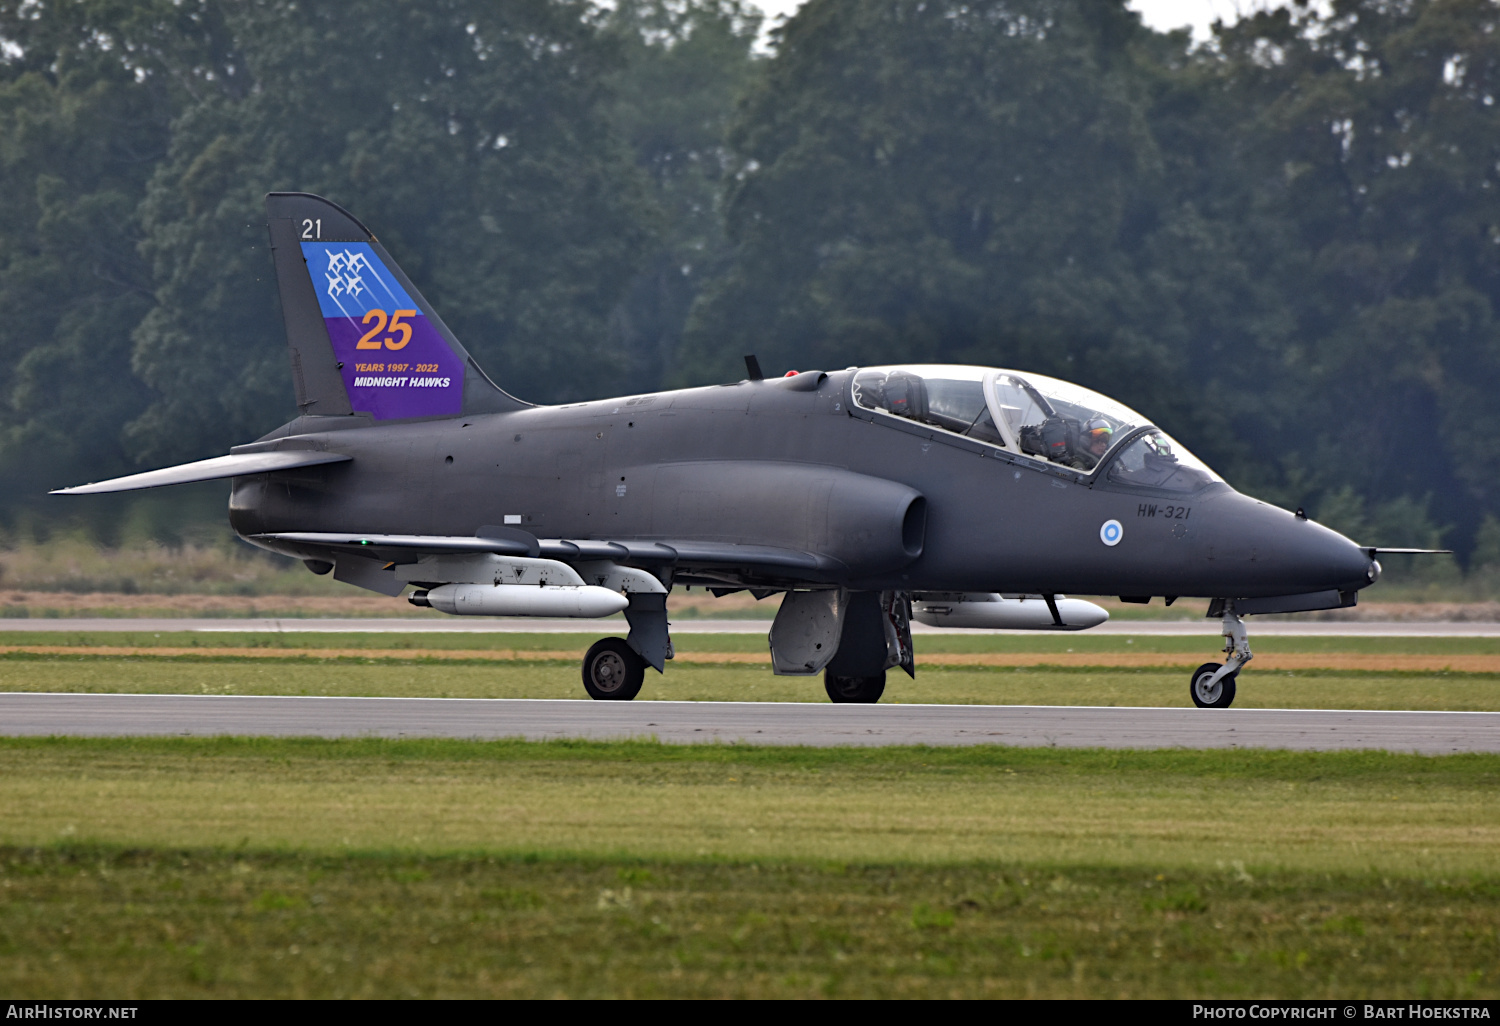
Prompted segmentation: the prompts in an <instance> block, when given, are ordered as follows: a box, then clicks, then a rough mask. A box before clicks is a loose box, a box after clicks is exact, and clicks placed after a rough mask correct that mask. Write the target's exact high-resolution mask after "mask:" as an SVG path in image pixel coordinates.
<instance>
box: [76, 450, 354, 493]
mask: <svg viewBox="0 0 1500 1026" xmlns="http://www.w3.org/2000/svg"><path fill="white" fill-rule="evenodd" d="M353 458H354V457H353V456H346V455H344V454H343V453H338V452H314V451H312V450H308V449H297V450H285V449H283V450H278V451H276V452H242V453H235V454H233V455H230V456H215V457H214V458H213V459H211V460H199V461H198V462H197V463H183V464H181V465H179V466H176V467H165V468H163V469H161V470H148V471H146V472H145V473H144V474H130V475H128V476H126V477H115V478H111V479H110V480H108V481H96V482H94V483H93V484H86V485H75V486H74V487H72V488H57V489H54V490H53V491H51V492H49V493H48V494H49V495H98V494H100V493H102V492H132V491H135V490H136V489H138V488H161V487H164V486H166V485H179V484H191V483H193V482H195V481H216V480H219V479H221V478H226V477H245V476H246V475H249V474H267V473H270V472H271V471H273V470H296V469H297V468H298V467H316V466H318V465H320V464H323V463H343V462H345V461H347V460H352V459H353Z"/></svg>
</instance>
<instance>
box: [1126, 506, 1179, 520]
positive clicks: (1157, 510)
mask: <svg viewBox="0 0 1500 1026" xmlns="http://www.w3.org/2000/svg"><path fill="white" fill-rule="evenodd" d="M1192 513H1193V507H1191V506H1158V505H1156V504H1155V503H1154V502H1143V503H1141V504H1140V506H1138V507H1137V508H1136V511H1135V515H1136V516H1138V517H1166V518H1167V519H1168V520H1186V519H1187V518H1188V517H1189V516H1191V515H1192Z"/></svg>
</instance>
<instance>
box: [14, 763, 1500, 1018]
mask: <svg viewBox="0 0 1500 1026" xmlns="http://www.w3.org/2000/svg"><path fill="white" fill-rule="evenodd" d="M1497 784H1500V758H1497V757H1493V756H1460V757H1448V758H1421V757H1416V756H1400V755H1388V754H1380V753H1322V754H1314V753H1299V754H1293V753H1276V752H1261V753H1252V752H1215V753H1199V752H1148V753H1134V752H1091V751H1083V752H1061V751H1054V750H1047V749H1036V750H1018V749H1002V748H973V749H963V750H942V751H939V750H930V749H875V750H850V749H833V750H828V749H816V750H815V749H762V748H743V747H733V746H696V747H672V746H661V745H654V744H647V743H630V744H585V743H570V744H531V743H523V742H494V743H473V742H452V741H419V742H398V741H378V740H360V741H343V742H328V741H303V740H275V741H272V740H234V739H215V740H187V739H161V740H109V741H99V740H90V741H80V740H56V739H53V740H46V739H42V740H7V741H0V893H3V894H4V896H5V897H4V902H3V904H0V987H3V989H4V990H5V991H6V992H7V993H10V994H13V995H25V996H27V997H43V996H75V997H80V996H103V995H110V996H120V997H165V996H240V995H246V996H248V995H262V996H345V995H360V996H501V995H515V996H555V995H556V996H561V995H566V996H620V995H639V996H657V995H663V996H665V995H671V996H818V995H832V996H1027V995H1035V996H1091V997H1092V996H1179V997H1193V996H1199V997H1230V996H1261V997H1264V996H1268V995H1277V996H1286V997H1293V996H1349V995H1358V996H1369V997H1376V996H1388V997H1412V996H1465V997H1483V996H1495V995H1497V994H1500V958H1497V955H1500V915H1497V912H1500V873H1497V872H1496V868H1495V864H1494V855H1493V853H1494V851H1495V850H1497V843H1500V818H1497V817H1496V816H1495V814H1494V812H1493V794H1494V793H1495V789H1496V785H1497Z"/></svg>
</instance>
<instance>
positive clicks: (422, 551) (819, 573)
mask: <svg viewBox="0 0 1500 1026" xmlns="http://www.w3.org/2000/svg"><path fill="white" fill-rule="evenodd" d="M492 531H493V535H494V536H488V535H490V533H491V532H492ZM253 539H254V540H255V541H259V542H266V543H271V544H272V545H278V544H279V545H286V546H296V547H297V548H298V549H308V548H317V549H319V550H323V551H327V552H331V553H334V554H344V555H358V556H365V557H367V558H370V559H379V560H384V561H387V562H396V563H409V562H413V561H415V560H416V559H417V558H418V557H420V556H428V555H456V554H459V553H464V552H475V553H479V552H493V553H495V554H497V555H502V556H541V557H543V558H545V559H557V560H561V561H563V562H565V563H576V562H583V561H587V560H603V559H607V560H611V561H613V562H616V563H647V564H650V563H670V564H673V565H674V566H676V567H677V568H678V571H679V575H680V576H685V577H691V578H696V577H697V576H699V575H703V576H705V577H706V578H708V579H711V580H714V581H717V580H719V579H720V578H725V579H730V580H736V579H738V578H740V577H753V578H757V579H762V578H768V579H792V580H820V579H822V577H823V576H824V575H825V574H828V573H832V572H836V571H838V570H840V569H842V565H841V564H840V563H839V561H838V560H836V559H833V558H832V557H830V556H825V555H820V554H817V553H812V552H801V551H797V550H795V549H783V548H777V547H775V546H769V545H735V544H729V543H725V542H703V541H612V540H600V539H563V538H549V539H533V538H532V537H531V536H529V535H528V534H527V533H526V532H524V531H520V530H514V529H491V528H481V534H480V535H479V536H465V535H424V534H357V533H340V532H332V531H286V532H278V533H268V534H257V535H254V536H253Z"/></svg>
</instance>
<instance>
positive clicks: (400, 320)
mask: <svg viewBox="0 0 1500 1026" xmlns="http://www.w3.org/2000/svg"><path fill="white" fill-rule="evenodd" d="M266 215H267V220H268V227H269V229H270V234H271V253H272V256H273V258H274V260H275V263H276V285H277V288H278V289H279V290H280V293H281V312H282V316H283V318H284V319H285V321H286V337H287V347H288V349H289V350H290V356H291V360H292V380H293V383H294V385H295V388H296V392H297V410H298V412H299V413H301V414H303V415H325V416H340V415H348V414H351V413H363V414H368V415H369V416H371V417H373V418H374V419H376V420H399V419H405V418H411V417H458V416H463V415H466V414H477V413H501V412H504V411H507V410H517V409H522V408H524V407H526V406H527V405H528V404H527V403H524V402H522V401H521V400H519V399H516V398H515V397H513V396H511V395H509V394H507V393H506V392H504V391H503V390H502V389H501V388H500V387H499V386H498V385H496V384H495V383H494V382H493V381H491V380H490V379H489V377H488V376H487V375H486V374H485V373H484V371H482V370H480V369H479V365H478V364H477V363H475V362H474V358H473V357H471V356H470V355H469V353H468V351H467V350H465V349H464V347H463V346H462V345H461V344H460V343H459V341H458V339H456V338H455V337H454V336H453V332H451V331H449V330H448V326H447V325H446V324H444V323H443V321H442V318H440V317H439V316H438V315H437V312H436V311H434V310H433V309H432V307H431V305H430V304H428V302H427V300H426V299H424V298H423V297H422V294H421V293H420V292H418V291H417V288H416V286H415V285H413V284H412V283H411V281H410V280H409V279H408V278H407V277H406V275H405V274H403V273H402V271H401V268H400V267H399V266H397V264H396V261H394V260H392V259H391V255H390V254H389V253H387V252H386V249H385V247H384V246H382V245H381V244H380V242H379V240H377V239H376V238H375V236H374V235H373V234H371V232H370V230H369V229H367V228H366V227H365V226H364V225H363V224H361V223H360V222H359V220H358V219H357V218H356V217H354V215H352V214H350V213H349V212H348V211H347V210H345V209H344V208H343V207H341V206H339V205H338V204H337V203H334V202H332V201H330V200H326V199H324V198H323V197H321V196H314V195H312V194H310V193H304V192H273V193H270V194H269V195H268V196H266Z"/></svg>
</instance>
